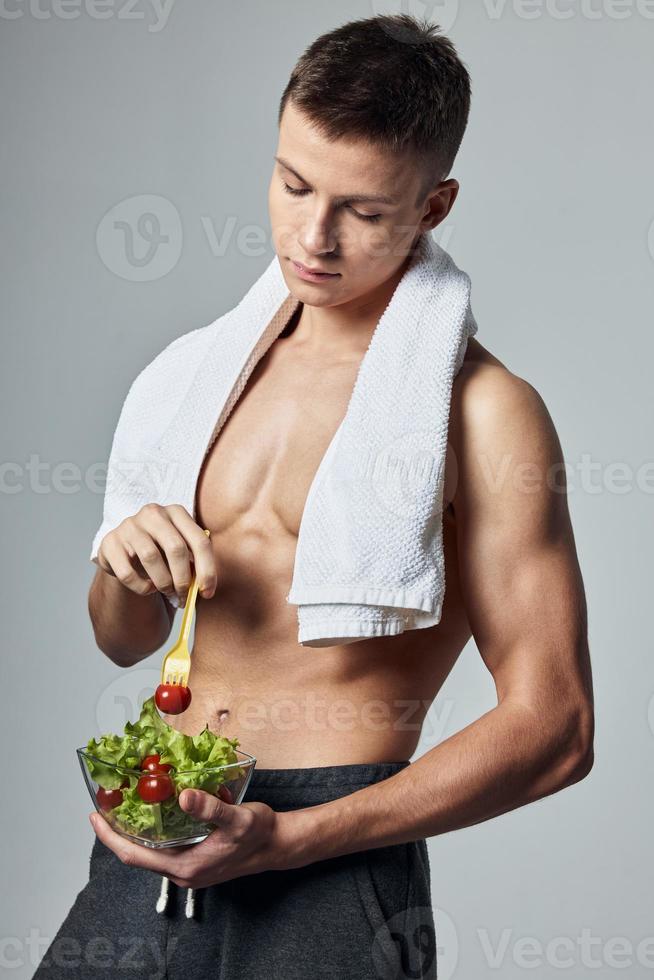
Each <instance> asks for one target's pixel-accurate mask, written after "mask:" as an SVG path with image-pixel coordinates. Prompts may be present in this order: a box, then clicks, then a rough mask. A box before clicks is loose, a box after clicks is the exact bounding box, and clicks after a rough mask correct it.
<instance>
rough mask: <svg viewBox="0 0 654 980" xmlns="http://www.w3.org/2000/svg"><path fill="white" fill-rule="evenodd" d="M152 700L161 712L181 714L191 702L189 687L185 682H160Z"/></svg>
mask: <svg viewBox="0 0 654 980" xmlns="http://www.w3.org/2000/svg"><path fill="white" fill-rule="evenodd" d="M154 702H155V704H156V706H157V707H158V709H159V711H161V712H162V713H163V714H166V715H181V714H182V712H183V711H186V709H187V708H188V706H189V704H190V703H191V688H190V687H187V686H186V685H185V684H160V685H159V687H158V688H157V690H156V691H155V694H154Z"/></svg>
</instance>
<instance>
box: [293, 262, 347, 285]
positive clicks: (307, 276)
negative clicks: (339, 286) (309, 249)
mask: <svg viewBox="0 0 654 980" xmlns="http://www.w3.org/2000/svg"><path fill="white" fill-rule="evenodd" d="M291 265H292V266H293V268H294V269H295V272H296V273H297V275H298V276H300V278H301V279H304V280H306V281H307V282H324V281H325V280H326V279H336V278H337V276H339V275H340V272H323V271H322V270H318V271H317V272H316V271H314V268H309V266H306V265H303V264H302V262H296V261H295V259H291Z"/></svg>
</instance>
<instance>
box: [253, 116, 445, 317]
mask: <svg viewBox="0 0 654 980" xmlns="http://www.w3.org/2000/svg"><path fill="white" fill-rule="evenodd" d="M275 156H276V159H275V162H274V168H273V174H272V179H271V182H270V188H269V192H268V206H269V211H270V222H271V228H272V235H273V243H274V247H275V251H276V253H277V256H278V258H279V262H280V265H281V268H282V272H283V274H284V278H285V280H286V283H287V285H288V287H289V290H290V291H291V292H292V293H293V295H295V296H296V297H297V298H298V299H300V300H301V301H302V302H305V303H307V304H308V305H310V306H337V305H340V304H342V303H346V302H349V301H352V300H355V299H357V298H358V297H363V296H366V295H368V294H369V293H371V292H372V291H373V290H374V289H375V288H376V287H377V286H379V285H380V284H382V283H383V282H385V281H386V280H388V279H389V278H390V277H391V276H392V275H393V274H394V273H395V272H397V271H398V270H399V268H400V266H402V265H403V264H404V263H405V262H406V261H407V256H408V254H409V253H408V250H409V249H410V247H411V245H412V244H413V242H414V241H415V239H416V237H417V235H418V233H419V232H420V231H422V230H424V227H423V225H421V219H422V218H423V216H424V215H425V211H426V206H425V203H424V201H421V202H420V204H421V205H422V206H421V207H416V206H415V205H416V195H417V193H418V189H419V186H420V181H421V177H422V175H421V172H420V171H419V169H418V167H417V166H416V164H415V162H414V161H413V160H412V159H411V158H410V157H409V156H404V157H398V156H393V155H391V154H390V153H388V152H387V151H383V150H381V149H379V148H378V147H374V146H371V145H369V144H368V143H367V142H365V141H362V140H356V141H355V140H338V141H337V142H332V143H330V142H328V141H327V140H326V139H325V138H324V137H323V136H321V135H320V134H319V133H318V131H317V130H316V129H315V128H314V127H313V126H312V125H311V124H310V123H309V122H308V119H307V117H306V116H305V115H303V114H302V113H301V112H300V111H299V110H298V109H296V108H295V106H294V105H293V102H292V100H289V102H288V103H287V105H286V108H285V110H284V114H283V116H282V121H281V124H280V129H279V142H278V146H277V152H276V154H275ZM282 160H283V161H284V162H283V163H282V162H280V161H282ZM287 188H290V190H289V189H287ZM293 192H296V193H293ZM359 195H365V198H366V199H363V197H359ZM380 196H381V197H385V198H388V201H383V202H382V201H375V200H373V198H375V197H380ZM294 262H299V263H301V264H302V265H304V266H309V267H311V268H314V269H320V270H323V271H326V272H329V273H333V275H331V276H328V277H325V278H324V279H321V280H319V281H311V282H308V281H307V280H306V279H304V278H302V276H301V275H300V274H299V272H298V270H297V268H296V267H295V266H294V264H293V263H294Z"/></svg>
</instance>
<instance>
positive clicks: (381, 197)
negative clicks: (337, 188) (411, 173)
mask: <svg viewBox="0 0 654 980" xmlns="http://www.w3.org/2000/svg"><path fill="white" fill-rule="evenodd" d="M274 159H275V160H276V161H277V163H281V165H282V167H284V168H285V169H286V170H290V172H291V173H292V174H294V175H295V176H296V177H297V179H298V180H301V181H302V183H303V184H309V181H308V180H305V179H304V177H303V176H302V175H301V174H299V173H298V172H297V170H295V169H294V168H293V167H292V166H291V165H290V163H288V162H287V161H286V160H284V159H283V158H282V157H277V156H276V157H274ZM309 186H311V185H310V184H309ZM346 201H358V202H359V203H363V202H364V201H374V202H375V204H397V200H396V199H395V198H394V197H388V196H387V195H386V194H346V195H344V196H342V197H335V198H334V204H345V202H346Z"/></svg>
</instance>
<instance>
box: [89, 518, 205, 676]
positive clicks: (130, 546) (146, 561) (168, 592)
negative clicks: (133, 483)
mask: <svg viewBox="0 0 654 980" xmlns="http://www.w3.org/2000/svg"><path fill="white" fill-rule="evenodd" d="M96 559H97V565H98V571H97V572H96V575H95V578H94V579H93V582H92V584H91V588H90V590H89V598H88V609H89V616H90V617H91V623H92V624H93V632H94V634H95V639H96V642H97V644H98V646H99V647H100V649H101V650H102V652H103V653H104V654H106V656H107V657H109V659H110V660H112V661H113V662H114V663H115V664H118V666H119V667H131V666H133V665H134V664H136V663H138V662H139V661H140V660H143V659H144V658H145V657H147V656H149V655H150V654H151V653H154V652H155V651H156V650H158V649H159V648H160V647H161V646H163V644H164V643H165V642H166V640H167V638H168V636H169V635H170V631H171V628H172V625H173V619H174V616H175V608H174V606H173V604H172V597H173V595H175V596H177V599H178V601H179V603H180V605H184V603H185V602H186V596H187V594H188V590H189V588H190V585H191V579H192V576H193V572H194V571H195V574H196V575H197V579H198V588H199V593H200V595H201V596H202V597H203V598H205V599H209V598H211V596H212V595H213V594H214V592H215V589H216V582H217V571H216V560H215V556H214V553H213V546H212V544H211V542H210V540H209V538H208V537H207V535H206V533H205V531H204V529H203V528H201V527H199V526H198V525H197V524H196V523H195V521H194V520H193V518H192V517H191V515H190V514H189V513H188V511H187V510H186V509H185V508H184V507H182V506H181V505H180V504H168V505H166V506H161V505H159V504H154V503H151V504H146V505H145V506H144V507H141V509H140V510H139V511H138V513H136V514H134V515H133V516H132V517H127V518H125V519H124V520H123V521H121V522H120V524H119V525H118V526H117V527H115V528H114V529H113V530H112V531H109V532H108V533H107V534H105V536H104V537H103V539H102V541H101V543H100V546H99V548H98V552H97V555H96V557H95V558H94V561H95V560H96ZM166 596H170V597H171V602H168V601H167V599H166V598H165V597H166Z"/></svg>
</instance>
